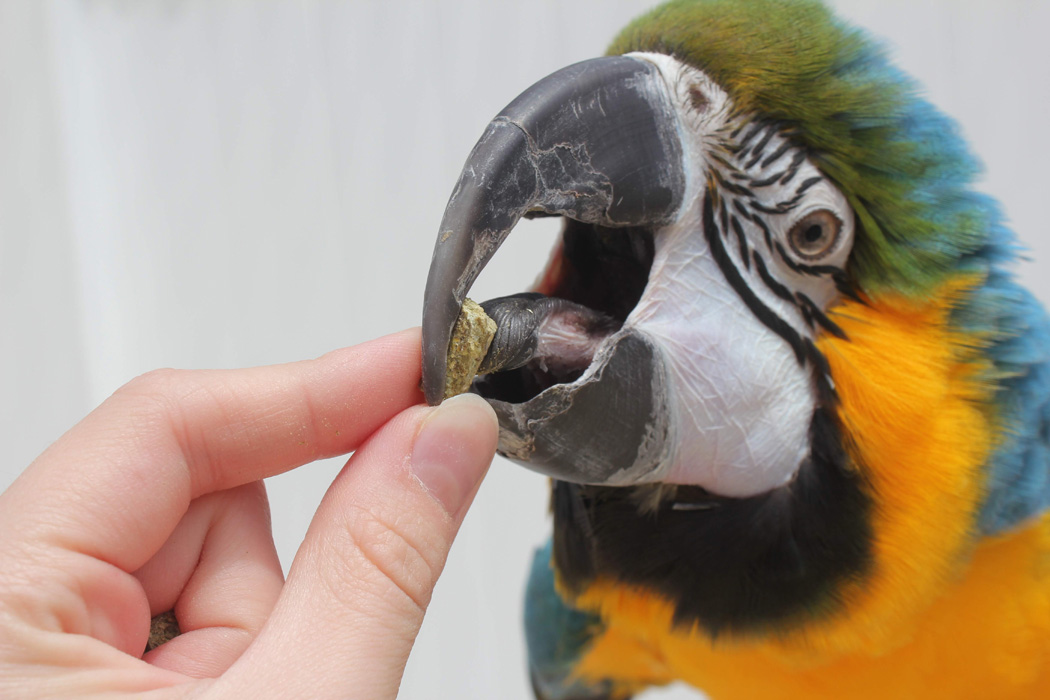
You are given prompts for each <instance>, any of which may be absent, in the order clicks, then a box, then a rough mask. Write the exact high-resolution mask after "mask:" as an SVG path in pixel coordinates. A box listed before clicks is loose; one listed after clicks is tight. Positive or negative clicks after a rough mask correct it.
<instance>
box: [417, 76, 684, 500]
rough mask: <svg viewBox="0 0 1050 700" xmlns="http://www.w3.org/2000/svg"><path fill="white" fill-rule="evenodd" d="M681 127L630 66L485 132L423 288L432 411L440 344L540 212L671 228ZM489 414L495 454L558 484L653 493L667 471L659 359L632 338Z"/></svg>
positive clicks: (539, 92)
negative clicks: (499, 257)
mask: <svg viewBox="0 0 1050 700" xmlns="http://www.w3.org/2000/svg"><path fill="white" fill-rule="evenodd" d="M678 129H679V126H678V118H677V114H676V111H675V108H674V105H673V103H672V102H671V98H670V96H669V93H668V89H667V86H666V84H665V82H664V78H663V76H662V75H661V74H660V72H659V70H658V69H657V68H656V66H654V65H653V64H652V63H650V62H648V61H646V60H644V59H641V58H634V57H629V56H616V57H607V58H598V59H592V60H589V61H584V62H582V63H578V64H575V65H573V66H569V67H568V68H564V69H562V70H560V71H558V72H556V73H553V74H552V75H550V76H548V77H546V78H544V79H543V80H541V81H539V82H538V83H536V84H535V85H533V86H532V87H530V88H529V89H528V90H526V91H525V92H524V93H522V94H521V95H520V96H519V97H517V98H516V99H515V100H514V101H513V102H511V103H510V104H509V105H508V106H507V107H506V108H505V109H504V110H503V111H502V112H501V113H500V114H499V115H497V116H496V118H495V119H493V120H492V121H491V122H490V123H489V125H488V128H487V129H486V130H485V133H484V134H483V135H482V137H481V139H480V140H479V141H478V143H477V145H476V146H475V147H474V150H473V151H472V152H471V154H470V156H469V157H468V159H467V162H466V164H465V165H464V168H463V172H462V174H461V175H460V177H459V181H458V182H457V183H456V187H455V190H454V191H453V193H452V196H451V197H450V198H449V203H448V206H447V208H446V209H445V215H444V217H443V219H442V221H441V228H440V230H439V232H438V238H437V244H436V246H435V248H434V256H433V260H432V262H431V266H430V275H429V277H428V279H427V285H426V292H425V296H424V303H423V390H424V393H425V395H426V398H427V401H428V403H430V404H431V405H436V404H437V403H439V402H440V401H441V399H442V392H443V390H444V385H445V373H446V357H447V350H448V347H449V341H450V338H451V334H452V329H453V326H454V324H455V322H456V319H457V317H458V315H459V312H460V307H461V306H462V304H463V300H464V298H465V297H466V295H467V292H468V290H469V289H470V286H471V285H472V284H473V282H474V280H475V279H476V278H477V276H478V274H479V273H480V272H481V270H482V268H483V267H484V266H485V264H486V263H487V262H488V260H489V259H490V258H491V257H492V255H493V254H494V253H495V252H496V249H497V248H498V247H499V246H500V245H501V244H502V242H503V241H504V240H505V239H506V237H507V235H508V234H509V233H510V231H511V229H513V228H514V226H515V225H516V224H517V222H518V221H519V220H520V219H521V218H522V217H523V216H525V215H526V214H527V213H537V212H542V213H547V214H555V215H562V216H566V217H568V218H571V219H575V220H577V221H580V222H584V223H588V224H597V225H600V226H603V227H612V228H617V227H625V226H650V227H655V226H658V225H660V224H664V223H668V222H670V221H671V220H672V219H673V218H674V216H675V215H676V213H677V212H678V209H679V206H680V205H681V201H682V196H683V192H684V189H685V169H684V165H683V155H682V154H683V148H682V145H681V142H680V140H679V136H678ZM514 308H518V307H517V306H515V307H514ZM530 313H531V311H530ZM534 325H535V324H533V326H534ZM499 333H500V332H499V331H498V332H497V340H499V338H500V335H499ZM514 342H515V343H522V344H527V342H528V338H525V339H522V340H515V341H514ZM505 344H506V343H504V345H505ZM490 403H491V404H492V405H493V407H494V408H495V409H496V413H497V415H498V416H499V418H500V426H501V431H500V432H501V435H500V448H501V451H502V452H504V453H505V454H508V455H509V456H511V457H512V458H516V459H518V460H520V461H523V462H525V463H526V465H527V466H529V467H531V468H534V469H536V470H538V471H541V472H543V473H546V474H548V475H550V476H553V477H555V478H559V479H563V480H567V481H576V482H582V483H602V484H628V483H639V482H643V481H653V480H656V479H657V478H658V476H659V474H660V473H661V471H662V469H661V467H662V466H663V465H665V464H666V462H667V461H668V460H667V457H668V455H667V452H668V450H669V449H670V445H669V443H670V440H669V433H670V430H671V420H670V416H669V415H668V397H667V383H666V370H665V368H664V364H663V360H662V358H661V356H660V352H659V350H658V349H657V348H656V347H655V346H654V345H653V344H652V343H651V342H650V341H649V339H648V338H646V337H645V336H643V335H642V334H640V333H637V332H632V331H630V330H628V329H621V330H620V331H619V332H617V333H615V334H614V335H612V336H611V337H609V338H608V339H607V340H606V341H605V343H604V344H603V345H602V346H601V348H600V349H599V350H598V352H597V353H596V355H595V357H594V359H593V361H592V364H591V366H590V367H589V368H588V370H587V371H586V372H585V373H584V374H583V376H581V377H580V378H579V379H577V380H576V381H574V382H572V383H571V384H556V385H555V386H552V387H550V388H548V389H547V390H545V391H543V392H542V393H540V394H539V395H537V396H535V397H534V398H532V399H530V400H528V401H525V402H524V403H509V402H505V401H500V400H496V399H490Z"/></svg>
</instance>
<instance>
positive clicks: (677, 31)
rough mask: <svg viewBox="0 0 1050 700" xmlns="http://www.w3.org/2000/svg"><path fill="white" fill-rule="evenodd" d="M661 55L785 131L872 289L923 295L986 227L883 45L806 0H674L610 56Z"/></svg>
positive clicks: (947, 141) (957, 159)
mask: <svg viewBox="0 0 1050 700" xmlns="http://www.w3.org/2000/svg"><path fill="white" fill-rule="evenodd" d="M631 51H652V52H660V53H665V54H670V55H673V56H675V57H676V58H678V59H679V60H682V61H683V62H685V63H688V64H690V65H692V66H695V67H696V68H699V69H701V70H703V71H704V72H706V73H707V74H708V75H709V76H710V77H711V78H712V79H714V80H715V81H716V82H717V83H719V84H720V85H721V86H722V87H723V88H724V89H725V90H726V91H727V92H728V93H729V95H730V96H731V97H732V98H733V100H734V102H735V105H736V108H737V110H738V111H740V112H741V113H745V114H753V115H755V116H757V117H761V118H764V119H770V120H774V121H777V122H780V123H782V124H783V125H784V127H785V129H786V131H787V132H788V133H790V134H792V135H793V136H794V138H795V139H796V140H797V141H798V142H799V143H801V144H803V145H805V146H806V147H808V149H809V150H810V155H811V157H812V159H813V160H814V162H815V163H816V164H817V166H818V167H819V168H820V169H821V170H822V171H823V172H824V173H825V175H827V176H828V177H830V178H831V179H832V180H833V181H834V182H835V183H836V184H837V185H838V186H839V187H840V189H842V190H843V192H844V193H845V194H846V196H847V197H848V199H849V201H850V204H851V205H852V206H853V209H854V211H855V212H856V215H857V224H858V236H857V240H856V243H855V247H854V252H853V255H852V259H851V263H850V272H851V275H852V276H853V279H854V280H855V281H856V283H857V284H858V285H859V286H860V287H861V288H862V289H864V291H866V292H867V293H869V294H877V293H879V292H880V291H884V290H887V289H893V290H896V291H904V292H906V293H922V292H923V291H926V290H929V289H930V288H931V287H933V286H935V285H937V284H938V283H939V282H941V281H943V280H944V279H945V278H946V277H947V276H948V275H950V274H951V273H953V272H955V271H962V270H969V269H973V270H974V271H981V270H980V268H981V267H982V264H981V261H980V260H973V259H971V254H973V253H975V252H977V251H978V250H979V249H980V248H981V247H982V246H983V245H984V244H985V242H986V241H987V239H988V235H989V228H990V227H992V226H994V225H995V223H996V218H997V217H996V214H995V210H994V206H991V204H990V202H988V201H987V200H985V199H984V198H982V197H980V196H976V195H974V194H973V193H971V192H970V191H969V189H968V185H969V183H970V181H971V180H972V178H973V175H974V173H975V172H976V171H977V167H976V165H975V163H974V161H973V159H972V158H971V157H970V156H969V154H968V153H967V152H966V149H965V148H964V146H963V143H962V140H961V138H959V136H958V134H957V129H956V127H955V125H954V123H952V122H951V121H950V120H949V119H947V118H946V117H945V116H943V115H942V114H941V113H940V112H938V111H937V110H936V109H935V108H933V107H932V106H931V105H930V104H929V103H927V102H925V101H924V100H922V99H921V98H919V97H917V95H916V86H915V84H914V83H913V82H912V81H911V80H910V79H909V78H908V77H907V76H905V75H904V74H903V73H901V72H900V71H898V70H897V69H896V68H894V67H893V66H892V65H891V64H890V63H889V62H888V60H887V59H886V56H885V52H884V51H883V49H882V47H881V46H880V45H879V44H877V43H876V42H874V41H872V40H871V39H870V38H869V37H868V36H867V35H866V34H865V33H864V32H862V31H860V30H858V29H855V28H851V27H848V26H846V25H845V24H844V23H842V22H840V21H839V20H838V19H837V18H835V17H834V16H833V15H832V14H831V12H830V11H829V10H828V9H827V8H825V7H824V6H823V5H822V4H820V3H818V2H812V1H810V0H751V1H749V2H741V1H739V0H674V1H672V2H669V3H667V4H665V5H662V6H660V7H658V8H657V9H655V10H653V11H652V12H650V13H648V14H647V15H644V16H642V17H641V18H639V19H637V20H636V21H634V22H633V23H632V24H630V25H629V26H628V27H627V28H626V29H625V30H624V31H623V32H622V33H621V34H620V36H619V37H618V38H617V39H616V40H615V42H614V43H613V45H612V47H611V48H610V53H613V54H621V53H628V52H631Z"/></svg>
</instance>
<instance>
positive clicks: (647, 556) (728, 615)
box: [552, 408, 872, 635]
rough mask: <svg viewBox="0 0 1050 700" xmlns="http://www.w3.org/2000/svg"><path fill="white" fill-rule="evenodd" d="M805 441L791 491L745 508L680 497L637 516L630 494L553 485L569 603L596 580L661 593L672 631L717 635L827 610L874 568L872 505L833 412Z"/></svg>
mask: <svg viewBox="0 0 1050 700" xmlns="http://www.w3.org/2000/svg"><path fill="white" fill-rule="evenodd" d="M810 438H811V444H812V451H811V454H810V456H809V457H808V458H807V459H806V461H805V463H804V464H803V465H802V466H801V468H800V469H799V471H798V474H797V476H796V478H795V479H794V480H793V481H791V482H790V483H788V484H786V485H784V486H782V487H780V488H777V489H774V490H772V491H769V492H766V493H764V494H761V495H758V496H753V497H749V498H727V497H721V496H714V495H712V494H710V493H709V492H707V491H705V490H703V489H701V488H698V487H690V486H680V487H678V488H677V489H675V497H674V498H673V499H664V500H662V501H661V502H659V503H658V504H656V505H655V506H654V507H653V508H652V510H651V512H648V513H644V514H642V513H640V512H639V499H638V495H637V494H636V493H635V492H634V491H635V490H634V489H630V488H611V487H601V486H584V485H579V484H570V483H566V482H560V481H555V482H554V491H553V497H552V503H553V512H554V561H555V564H556V567H557V571H558V573H559V575H560V581H559V582H560V585H561V587H562V589H563V590H565V591H566V592H567V593H568V595H569V597H570V599H571V598H572V597H574V596H575V595H577V594H580V593H583V592H584V591H585V590H586V588H587V587H588V586H589V585H590V584H592V583H593V582H595V581H598V580H614V581H618V582H620V583H621V584H626V585H628V586H638V587H644V588H647V589H650V590H654V591H655V592H657V593H658V594H661V595H662V596H664V597H666V598H667V599H668V600H671V601H674V602H675V622H676V623H684V624H687V625H690V626H691V625H692V624H693V623H698V624H699V625H700V626H701V627H702V628H704V629H706V630H707V631H708V632H709V633H710V634H712V635H714V634H717V633H719V632H722V631H745V632H746V631H749V630H754V629H758V628H764V627H767V626H769V625H771V624H773V625H775V624H778V623H784V624H786V623H788V622H789V621H790V620H791V619H792V618H794V617H795V616H797V615H799V614H800V613H812V611H813V610H814V609H819V608H821V607H822V606H828V605H829V604H830V601H831V599H830V598H829V597H828V595H827V593H828V591H829V590H833V589H834V588H835V587H836V586H838V585H841V584H842V583H843V582H845V581H847V580H851V579H856V578H858V577H860V576H862V575H863V574H864V573H865V572H866V570H867V569H868V567H869V564H870V542H871V539H872V536H871V532H870V517H869V514H870V511H871V502H870V497H869V495H868V492H867V490H866V488H865V487H864V484H863V480H862V477H861V476H860V474H859V473H858V472H857V471H856V470H855V469H852V468H850V467H849V466H848V458H847V456H846V453H845V450H844V449H843V447H842V443H841V438H840V432H839V427H838V425H837V421H836V418H835V416H834V414H833V412H832V411H831V410H829V409H826V408H818V409H817V410H816V411H815V412H814V414H813V420H812V424H811V427H810ZM755 572H762V575H761V576H756V575H755Z"/></svg>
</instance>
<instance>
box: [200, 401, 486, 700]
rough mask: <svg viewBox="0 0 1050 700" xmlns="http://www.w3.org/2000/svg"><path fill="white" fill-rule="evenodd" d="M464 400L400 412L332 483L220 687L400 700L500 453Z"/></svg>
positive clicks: (475, 409)
mask: <svg viewBox="0 0 1050 700" xmlns="http://www.w3.org/2000/svg"><path fill="white" fill-rule="evenodd" d="M496 440H497V423H496V417H495V415H494V414H493V412H492V409H491V408H490V407H489V406H488V404H487V403H485V401H484V400H483V399H481V398H479V397H477V396H473V395H463V396H458V397H455V398H453V399H450V400H448V401H446V402H445V403H444V404H442V405H441V406H440V407H438V408H434V409H429V408H424V407H416V408H412V409H409V410H407V411H404V412H403V413H401V414H400V415H399V416H397V417H396V418H394V419H393V420H391V421H390V422H389V423H387V424H386V425H385V426H384V427H383V428H381V429H380V430H379V431H378V432H376V433H375V434H374V435H373V436H372V437H371V438H370V439H369V440H368V442H367V443H366V444H365V445H363V446H362V447H361V448H360V449H359V450H358V451H357V452H356V453H355V454H354V456H353V457H352V458H351V459H350V461H349V462H348V463H347V465H346V467H345V468H344V469H343V471H342V472H341V473H340V474H339V476H338V477H336V480H335V482H334V483H333V484H332V486H331V488H330V489H329V491H328V493H327V494H326V495H325V497H324V500H323V501H322V502H321V506H320V508H319V509H318V511H317V514H316V515H315V516H314V520H313V522H312V523H311V525H310V529H309V531H308V532H307V535H306V539H305V541H304V542H303V545H302V547H301V548H300V549H299V552H298V554H297V555H296V557H295V561H294V562H293V564H292V568H291V571H290V572H289V576H288V582H287V583H286V584H285V588H284V591H283V592H282V594H281V597H280V599H279V601H278V603H277V606H276V607H275V608H274V612H273V615H272V616H271V618H270V620H269V621H268V622H267V624H266V626H265V627H264V628H263V630H262V631H261V632H260V634H259V636H258V638H257V639H256V640H255V642H254V643H253V644H252V646H251V647H249V649H248V650H247V651H246V652H245V653H244V655H243V656H242V657H241V658H240V659H239V660H238V661H237V662H236V663H235V664H234V665H233V666H232V667H231V668H230V669H229V671H228V672H227V673H226V674H225V675H224V676H223V677H222V678H221V679H219V680H218V681H217V683H216V685H215V686H214V690H216V691H218V690H220V689H223V690H226V691H228V693H227V694H230V695H231V696H233V697H271V696H275V692H276V696H278V697H311V698H327V697H333V698H335V697H338V698H369V699H372V698H393V697H394V696H396V695H397V690H398V686H399V685H400V682H401V675H402V673H403V671H404V666H405V662H406V661H407V659H408V653H409V651H410V650H411V648H412V645H413V643H414V642H415V638H416V634H417V633H418V632H419V626H420V624H421V623H422V621H423V614H424V612H425V611H426V607H427V604H428V603H429V602H430V595H431V593H432V591H433V589H434V584H435V583H436V582H437V578H438V576H439V575H440V574H441V570H442V568H443V567H444V565H445V558H446V557H447V555H448V551H449V548H450V547H451V546H452V540H453V538H454V537H455V535H456V532H457V531H458V530H459V525H460V523H461V522H462V520H463V515H464V514H465V512H466V510H467V508H468V507H469V505H470V502H471V500H472V499H473V498H474V494H475V492H476V491H477V488H478V485H479V484H480V481H481V478H482V476H483V475H484V473H485V471H486V469H487V468H488V465H489V464H490V462H491V461H492V456H493V453H494V451H495V449H496Z"/></svg>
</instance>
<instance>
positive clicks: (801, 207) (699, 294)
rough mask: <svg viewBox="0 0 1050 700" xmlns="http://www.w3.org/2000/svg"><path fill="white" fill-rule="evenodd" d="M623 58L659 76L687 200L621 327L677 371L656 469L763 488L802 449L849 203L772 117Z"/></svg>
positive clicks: (663, 66) (674, 73)
mask: <svg viewBox="0 0 1050 700" xmlns="http://www.w3.org/2000/svg"><path fill="white" fill-rule="evenodd" d="M631 55H632V56H633V57H635V58H639V59H643V60H647V61H650V62H652V63H653V64H655V65H656V66H657V67H659V68H660V70H661V72H662V73H663V75H664V77H665V79H666V81H667V85H668V88H669V91H670V93H671V95H672V98H673V100H674V101H675V103H676V105H677V107H678V111H679V119H680V122H679V128H680V133H681V136H682V144H683V147H684V150H685V159H686V172H687V175H686V179H687V190H686V196H685V198H684V200H683V204H682V210H681V211H680V213H679V216H678V217H677V220H676V221H675V223H674V224H672V225H670V226H667V227H665V228H662V229H658V230H657V231H656V232H655V237H654V245H655V258H654V261H653V265H652V269H651V271H650V276H649V283H648V286H647V287H646V289H645V291H644V293H643V294H642V298H641V300H640V301H639V302H638V304H637V306H636V307H635V309H634V310H633V311H632V313H631V314H630V316H629V317H628V318H627V321H626V323H625V324H624V328H629V329H632V330H634V331H636V332H640V333H644V334H646V335H647V336H649V337H650V338H651V339H652V340H653V341H654V343H655V344H656V346H657V347H659V348H661V350H662V351H663V353H664V356H665V359H666V361H667V366H668V368H669V372H670V374H671V377H670V382H669V383H670V385H671V387H672V388H673V391H674V392H675V395H674V396H673V397H672V401H671V403H672V406H673V407H674V414H675V415H674V420H673V425H674V430H675V433H676V435H675V440H674V443H675V445H676V446H677V451H676V452H675V454H674V456H673V458H672V464H671V466H670V469H669V471H668V472H666V476H665V477H664V478H663V480H664V481H667V482H670V483H677V484H693V485H698V486H702V487H704V488H705V489H707V490H709V491H711V492H713V493H716V494H719V495H724V496H734V497H745V496H751V495H755V494H759V493H763V492H765V491H768V490H770V489H773V488H776V487H778V486H781V485H783V484H784V483H786V482H788V481H790V480H791V478H792V477H793V476H794V475H795V473H796V472H797V470H798V468H799V467H800V466H801V464H802V463H803V462H804V461H805V460H806V459H807V457H808V455H809V443H810V441H809V430H810V424H811V421H812V418H813V413H814V410H815V409H816V408H817V405H818V397H817V390H816V385H815V381H814V380H815V374H814V373H815V372H817V371H819V369H818V368H816V367H815V366H814V363H813V362H812V358H811V357H808V356H807V355H806V352H809V350H808V349H807V348H808V347H809V346H810V345H811V343H812V340H813V338H815V337H816V336H817V335H818V334H819V333H821V332H828V329H829V328H831V326H830V325H828V324H832V325H833V322H832V321H830V320H829V318H828V316H827V315H826V314H825V311H826V309H827V308H828V307H829V305H831V304H833V303H834V302H835V301H836V300H837V299H838V297H839V292H838V289H837V286H836V283H835V274H836V271H839V272H840V271H841V269H842V267H843V266H844V265H845V263H846V260H847V259H848V256H849V253H850V250H851V248H852V241H853V228H854V223H853V214H852V211H851V210H850V208H849V206H848V203H847V201H846V199H845V197H844V196H843V195H842V193H841V192H840V191H839V190H838V189H837V188H836V187H835V186H834V185H833V184H832V183H831V182H829V181H828V180H827V179H825V178H824V177H823V176H822V175H821V173H820V172H819V170H817V168H816V167H815V166H814V165H813V164H812V163H811V162H810V161H809V159H808V158H806V157H805V153H804V151H802V150H801V149H800V148H798V147H796V146H795V145H794V144H793V143H791V142H789V141H788V140H786V139H785V138H784V137H783V136H782V135H781V133H780V131H779V129H778V127H777V125H775V124H771V123H763V122H759V121H755V120H753V119H749V118H748V117H746V116H739V115H733V110H732V102H731V100H730V98H729V97H728V95H727V94H726V93H725V91H723V90H722V89H721V88H720V87H719V86H718V85H716V84H715V83H714V82H713V81H711V80H710V79H709V78H708V77H707V76H706V75H705V74H703V73H702V72H700V71H698V70H696V69H693V68H690V67H688V66H685V65H684V64H682V63H681V62H679V61H677V60H676V59H673V58H671V57H669V56H664V55H659V54H631ZM705 207H707V208H708V210H707V212H706V216H705ZM800 348H801V349H800Z"/></svg>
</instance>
